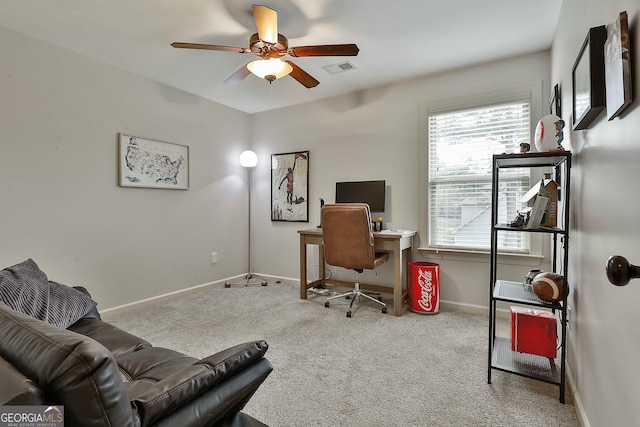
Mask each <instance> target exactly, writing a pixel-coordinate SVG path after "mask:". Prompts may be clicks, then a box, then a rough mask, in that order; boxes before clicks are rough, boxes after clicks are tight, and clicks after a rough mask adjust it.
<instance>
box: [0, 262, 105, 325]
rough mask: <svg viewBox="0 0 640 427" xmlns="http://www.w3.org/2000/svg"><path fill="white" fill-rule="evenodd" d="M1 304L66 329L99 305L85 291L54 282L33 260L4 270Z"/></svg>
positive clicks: (0, 281)
mask: <svg viewBox="0 0 640 427" xmlns="http://www.w3.org/2000/svg"><path fill="white" fill-rule="evenodd" d="M0 301H2V302H4V303H5V304H7V305H8V306H9V307H11V308H12V309H14V310H16V311H19V312H22V313H25V314H27V315H29V316H31V317H34V318H36V319H39V320H43V321H45V322H48V323H50V324H52V325H55V326H58V327H60V328H65V329H66V328H67V327H68V326H70V325H72V324H73V323H75V322H76V321H78V320H79V319H80V318H82V317H83V316H84V315H85V314H87V312H89V311H90V310H91V309H92V308H93V307H94V306H95V302H94V301H93V300H92V299H91V298H90V297H89V296H87V295H85V294H83V293H82V292H80V291H78V290H76V289H73V288H71V287H69V286H65V285H62V284H60V283H55V282H50V281H49V280H48V279H47V275H46V274H45V273H44V272H43V271H42V270H40V268H39V267H38V265H37V264H36V263H35V261H33V260H32V259H28V260H26V261H24V262H21V263H20V264H16V265H14V266H11V267H7V268H5V269H4V270H2V271H0Z"/></svg>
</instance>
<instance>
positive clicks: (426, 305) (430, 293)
mask: <svg viewBox="0 0 640 427" xmlns="http://www.w3.org/2000/svg"><path fill="white" fill-rule="evenodd" d="M409 310H411V311H414V312H416V313H423V314H435V313H438V312H439V311H440V265H439V264H436V263H433V262H410V263H409Z"/></svg>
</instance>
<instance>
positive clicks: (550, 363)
mask: <svg viewBox="0 0 640 427" xmlns="http://www.w3.org/2000/svg"><path fill="white" fill-rule="evenodd" d="M534 167H550V168H555V179H556V180H557V181H559V180H562V183H561V188H562V196H563V197H562V198H563V205H564V206H563V221H562V226H560V227H538V228H533V229H527V228H520V227H512V226H510V225H508V224H499V223H498V222H497V218H498V212H497V211H498V188H499V180H500V170H501V169H505V168H534ZM570 170H571V153H570V152H568V151H562V152H545V153H523V154H497V155H494V156H493V172H492V194H491V224H492V226H491V253H490V277H489V283H490V285H489V287H490V292H489V345H488V353H489V354H488V369H487V374H488V383H489V384H491V373H492V370H494V369H496V370H499V371H503V372H508V373H512V374H516V375H520V376H524V377H527V378H532V379H535V380H538V381H544V382H547V383H550V384H554V385H557V386H558V387H559V399H560V402H561V403H565V386H566V338H567V336H566V334H567V297H566V296H565V297H564V299H563V300H562V301H561V302H558V303H553V304H549V303H546V302H544V301H541V300H540V299H539V298H538V297H537V296H536V295H535V294H534V293H533V291H532V290H531V289H527V288H525V287H524V285H523V284H522V283H518V282H510V281H505V280H499V279H498V277H497V266H498V247H497V246H498V233H522V232H525V233H548V234H551V236H552V239H553V245H552V247H553V251H552V257H553V258H552V268H553V271H558V270H557V267H558V253H559V244H560V245H562V250H563V257H562V260H561V262H562V264H561V268H562V269H561V271H562V272H563V275H564V277H565V283H568V282H567V278H566V276H567V268H568V262H569V259H568V250H569V218H570V215H569V200H570V198H569V197H570V188H571V181H570V180H571V173H570ZM558 237H560V241H558V240H559V239H558ZM498 302H506V303H512V304H517V305H524V306H534V307H542V308H547V309H550V310H552V311H553V312H554V313H557V315H558V314H559V320H560V329H561V341H560V357H559V358H556V359H550V358H547V357H543V356H537V355H532V354H525V353H519V352H516V351H513V350H511V345H510V339H509V338H504V337H499V336H496V312H497V303H498ZM556 361H557V363H556ZM558 365H559V369H558Z"/></svg>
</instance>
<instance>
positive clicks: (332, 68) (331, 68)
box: [322, 61, 356, 74]
mask: <svg viewBox="0 0 640 427" xmlns="http://www.w3.org/2000/svg"><path fill="white" fill-rule="evenodd" d="M322 68H324V69H325V70H326V71H327V73H329V74H337V73H342V72H344V71H349V70H355V68H356V67H355V66H354V65H353V64H352V63H351V62H349V61H346V62H341V63H339V64H333V65H325V66H324V67H322Z"/></svg>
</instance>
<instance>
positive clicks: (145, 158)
mask: <svg viewBox="0 0 640 427" xmlns="http://www.w3.org/2000/svg"><path fill="white" fill-rule="evenodd" d="M118 185H119V186H121V187H140V188H163V189H170V190H188V189H189V147H188V146H186V145H179V144H172V143H169V142H162V141H156V140H154V139H148V138H142V137H139V136H134V135H127V134H124V133H120V134H119V138H118Z"/></svg>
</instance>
